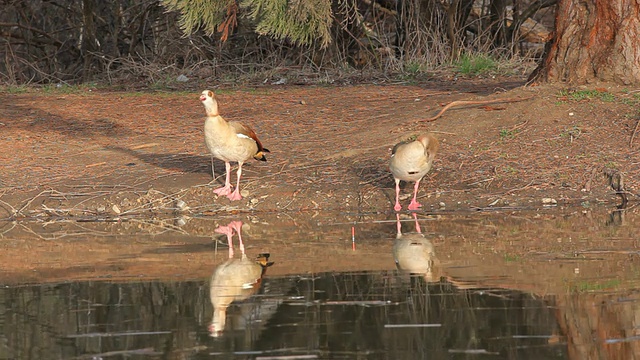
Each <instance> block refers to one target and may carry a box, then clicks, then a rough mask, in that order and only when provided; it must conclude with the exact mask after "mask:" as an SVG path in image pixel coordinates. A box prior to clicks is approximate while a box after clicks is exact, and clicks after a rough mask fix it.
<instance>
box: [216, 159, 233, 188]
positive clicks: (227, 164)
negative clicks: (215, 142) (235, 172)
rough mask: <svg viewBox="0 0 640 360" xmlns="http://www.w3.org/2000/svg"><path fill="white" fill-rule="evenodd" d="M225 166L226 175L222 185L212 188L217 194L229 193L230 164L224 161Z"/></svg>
mask: <svg viewBox="0 0 640 360" xmlns="http://www.w3.org/2000/svg"><path fill="white" fill-rule="evenodd" d="M224 166H225V168H227V177H226V178H225V181H224V186H223V187H221V188H218V189H215V190H213V192H214V193H216V194H218V195H229V194H230V193H231V164H230V163H229V162H228V161H225V162H224Z"/></svg>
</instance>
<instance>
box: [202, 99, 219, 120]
mask: <svg viewBox="0 0 640 360" xmlns="http://www.w3.org/2000/svg"><path fill="white" fill-rule="evenodd" d="M202 104H204V110H205V112H206V113H207V116H218V115H220V114H219V113H218V102H217V101H216V99H211V98H209V99H207V100H206V101H204V102H202Z"/></svg>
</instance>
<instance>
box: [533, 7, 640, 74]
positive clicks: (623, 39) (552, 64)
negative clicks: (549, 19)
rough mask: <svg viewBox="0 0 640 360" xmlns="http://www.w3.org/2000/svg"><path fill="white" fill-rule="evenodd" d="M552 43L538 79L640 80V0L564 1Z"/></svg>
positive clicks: (559, 8) (537, 72)
mask: <svg viewBox="0 0 640 360" xmlns="http://www.w3.org/2000/svg"><path fill="white" fill-rule="evenodd" d="M548 45H549V46H548V48H547V52H546V53H545V56H544V58H543V61H542V63H541V64H540V66H539V68H538V69H536V71H535V72H534V74H532V79H534V80H539V81H549V82H567V83H571V84H586V83H590V82H594V81H613V82H617V83H621V84H625V85H630V84H640V2H639V1H637V0H560V1H559V2H558V9H557V12H556V23H555V32H554V34H553V36H552V39H551V41H550V44H548Z"/></svg>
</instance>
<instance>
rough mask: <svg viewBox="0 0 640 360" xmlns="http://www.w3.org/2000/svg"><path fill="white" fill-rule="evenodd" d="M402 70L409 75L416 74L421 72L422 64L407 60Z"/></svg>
mask: <svg viewBox="0 0 640 360" xmlns="http://www.w3.org/2000/svg"><path fill="white" fill-rule="evenodd" d="M404 70H405V72H407V73H409V74H411V75H416V74H419V73H421V72H422V64H420V63H419V62H417V61H409V62H408V63H407V64H405V66H404Z"/></svg>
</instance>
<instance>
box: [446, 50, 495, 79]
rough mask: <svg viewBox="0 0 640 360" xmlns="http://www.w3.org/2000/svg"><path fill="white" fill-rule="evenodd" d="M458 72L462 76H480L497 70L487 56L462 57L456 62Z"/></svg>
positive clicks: (466, 55) (493, 62) (491, 59)
mask: <svg viewBox="0 0 640 360" xmlns="http://www.w3.org/2000/svg"><path fill="white" fill-rule="evenodd" d="M455 65H456V67H457V68H458V72H460V73H462V74H464V75H480V74H485V73H488V72H490V71H492V70H495V69H496V68H497V64H496V61H495V60H494V59H493V58H491V57H490V56H488V55H484V54H478V55H468V54H465V55H462V56H461V57H460V59H459V60H458V61H457V62H456V64H455Z"/></svg>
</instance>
